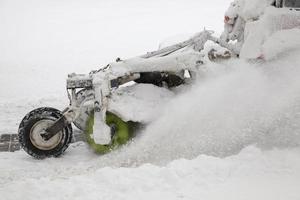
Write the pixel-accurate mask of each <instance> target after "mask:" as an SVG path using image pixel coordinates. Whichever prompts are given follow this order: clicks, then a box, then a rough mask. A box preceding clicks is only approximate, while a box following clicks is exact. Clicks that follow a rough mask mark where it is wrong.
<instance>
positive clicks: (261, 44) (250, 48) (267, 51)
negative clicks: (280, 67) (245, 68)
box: [240, 7, 300, 60]
mask: <svg viewBox="0 0 300 200" xmlns="http://www.w3.org/2000/svg"><path fill="white" fill-rule="evenodd" d="M289 29H294V30H289ZM299 30H300V12H298V11H291V10H289V9H277V8H273V7H268V8H267V9H266V10H265V13H264V14H263V15H262V16H261V17H260V19H259V20H258V21H254V22H251V21H250V22H248V23H247V24H246V27H245V42H244V45H243V47H242V49H241V53H240V56H241V57H242V58H248V59H249V58H252V59H255V58H258V57H263V58H266V59H268V60H270V59H272V58H273V57H276V56H277V55H278V54H280V53H284V52H285V51H288V50H290V49H295V48H298V47H299V40H300V39H299V38H300V37H299Z"/></svg>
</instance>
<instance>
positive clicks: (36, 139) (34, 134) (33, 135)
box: [30, 119, 63, 150]
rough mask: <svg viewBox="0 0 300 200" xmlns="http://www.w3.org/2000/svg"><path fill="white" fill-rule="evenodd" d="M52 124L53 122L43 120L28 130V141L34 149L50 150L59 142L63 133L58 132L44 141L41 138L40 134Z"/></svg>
mask: <svg viewBox="0 0 300 200" xmlns="http://www.w3.org/2000/svg"><path fill="white" fill-rule="evenodd" d="M52 124H54V121H53V120H50V119H43V120H40V121H38V122H36V123H35V124H34V125H33V126H32V128H31V130H30V141H31V143H32V144H33V145H34V146H35V147H36V148H38V149H41V150H51V149H53V148H55V147H56V146H57V145H58V144H59V143H60V142H61V139H62V136H63V131H60V132H58V133H57V134H56V135H54V136H53V137H52V138H50V139H49V140H45V139H44V138H43V137H42V134H43V133H45V130H46V129H47V128H48V127H50V126H51V125H52Z"/></svg>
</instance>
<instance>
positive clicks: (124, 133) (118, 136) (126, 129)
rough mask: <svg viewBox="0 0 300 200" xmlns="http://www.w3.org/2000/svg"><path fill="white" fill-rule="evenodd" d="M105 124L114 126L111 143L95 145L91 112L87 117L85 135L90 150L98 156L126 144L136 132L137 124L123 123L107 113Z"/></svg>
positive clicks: (115, 116) (92, 114)
mask: <svg viewBox="0 0 300 200" xmlns="http://www.w3.org/2000/svg"><path fill="white" fill-rule="evenodd" d="M106 123H107V125H108V126H114V129H115V133H114V135H113V137H112V141H111V143H110V144H108V145H101V144H97V143H95V141H94V139H93V137H92V134H93V126H94V113H93V112H92V113H91V114H90V115H89V118H88V120H87V124H86V130H85V135H86V138H87V142H88V144H89V145H90V146H91V147H92V149H93V150H94V151H95V152H96V153H98V154H105V153H108V152H110V151H112V150H114V149H116V148H118V147H119V146H121V145H124V144H126V143H127V142H128V141H129V140H130V139H131V138H132V137H133V136H134V133H135V132H136V129H137V127H138V123H136V122H131V121H129V122H125V121H123V120H122V119H121V118H120V117H118V116H117V115H115V114H113V113H111V112H107V113H106Z"/></svg>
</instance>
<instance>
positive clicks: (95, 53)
mask: <svg viewBox="0 0 300 200" xmlns="http://www.w3.org/2000/svg"><path fill="white" fill-rule="evenodd" d="M229 2H230V0H210V1H201V0H151V1H149V0H126V1H125V0H109V1H108V0H100V1H99V0H97V1H96V0H87V1H83V0H81V1H80V0H51V1H50V0H26V1H20V0H0V85H1V86H0V100H1V101H6V100H11V99H15V98H16V96H17V95H18V96H19V97H18V98H20V97H22V98H24V99H32V98H34V97H35V98H36V99H39V98H45V97H47V96H51V95H54V96H63V95H65V93H64V88H65V78H66V75H67V74H68V73H71V72H77V73H88V72H89V71H90V70H92V69H96V68H99V67H100V66H104V65H106V64H107V63H109V62H111V61H113V60H114V59H115V58H117V57H121V58H128V57H133V56H136V55H140V54H143V53H145V52H147V51H151V50H155V49H157V48H158V45H159V42H160V41H162V40H164V39H166V38H168V37H170V36H175V35H180V34H191V33H196V32H199V31H201V30H202V29H203V28H204V27H206V28H207V29H212V30H215V31H216V32H217V33H220V32H221V31H222V29H223V15H224V12H225V10H226V8H227V7H228V5H229ZM8 83H9V84H8ZM37 86H38V87H37Z"/></svg>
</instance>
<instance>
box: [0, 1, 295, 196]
mask: <svg viewBox="0 0 300 200" xmlns="http://www.w3.org/2000/svg"><path fill="white" fill-rule="evenodd" d="M229 2H230V0H226V1H224V0H211V1H207V2H204V1H199V0H172V1H169V0H152V1H146V0H128V1H122V0H110V1H105V0H100V1H96V0H87V1H83V0H72V1H71V0H60V1H50V0H42V1H41V0H27V1H21V0H0V24H1V26H0V55H1V56H0V85H1V86H0V110H1V111H2V112H1V115H0V134H1V133H15V132H16V131H17V128H18V123H19V122H20V120H21V119H22V117H23V116H24V115H25V114H26V113H27V112H28V111H30V110H32V109H33V108H36V107H40V106H52V107H56V108H59V109H63V108H64V106H65V105H67V104H68V102H67V97H66V95H65V85H64V84H65V77H66V74H67V73H70V72H78V73H87V72H89V71H90V70H91V69H95V68H98V67H99V66H104V65H106V64H107V63H109V62H111V61H112V60H114V59H115V58H116V57H119V56H120V57H122V58H127V57H132V56H135V55H140V54H142V53H145V52H146V51H149V50H153V49H156V48H157V47H158V42H159V41H160V40H162V39H163V38H167V37H169V36H172V35H177V34H185V33H194V32H198V31H200V30H201V29H202V28H203V27H204V26H206V27H207V28H208V29H213V30H216V31H217V33H220V32H221V30H222V28H223V24H222V23H223V13H224V11H225V9H226V7H227V6H228V3H229ZM299 55H300V50H299V49H298V50H297V48H296V49H293V50H292V51H291V52H286V53H285V54H284V55H283V56H282V57H280V58H275V59H274V60H271V61H270V62H268V63H248V62H245V61H243V60H231V61H226V62H224V63H222V64H211V65H210V66H207V70H206V77H205V79H204V80H201V81H199V82H198V83H196V84H195V85H194V86H193V87H192V88H190V89H189V90H188V91H186V92H184V93H183V94H180V95H179V97H178V98H176V99H174V100H172V101H170V103H169V104H168V106H166V107H165V108H162V110H161V111H162V113H161V115H160V116H159V117H158V118H157V120H155V121H154V122H153V123H152V124H150V125H149V126H148V127H147V128H146V129H145V130H143V131H142V132H141V133H140V134H139V137H137V138H135V139H134V141H132V142H131V143H130V144H129V145H127V146H125V147H124V148H121V149H119V150H117V151H115V152H112V153H110V154H107V155H105V156H97V155H95V154H94V153H93V152H92V151H91V150H90V149H89V148H88V146H87V145H86V144H85V143H83V142H79V143H75V144H72V145H71V146H70V147H69V148H68V149H67V151H66V153H65V154H64V155H63V156H62V157H60V158H55V159H54V158H51V159H46V160H42V161H41V160H35V159H33V158H31V157H30V156H28V155H27V154H25V152H23V151H18V152H15V153H8V152H6V153H0V199H1V200H2V199H3V200H40V199H53V200H54V199H55V200H57V199H67V200H68V199H87V200H89V199H91V200H94V199H95V200H96V199H170V200H173V199H195V200H198V199H205V200H210V199H212V200H213V199H236V200H241V199H243V200H244V199H249V200H250V199H251V200H253V199H262V200H266V199H270V200H299V199H300V156H299V155H300V80H299V77H300V66H299V63H300V59H299Z"/></svg>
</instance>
